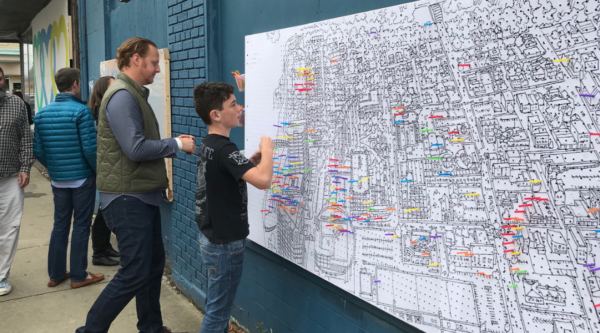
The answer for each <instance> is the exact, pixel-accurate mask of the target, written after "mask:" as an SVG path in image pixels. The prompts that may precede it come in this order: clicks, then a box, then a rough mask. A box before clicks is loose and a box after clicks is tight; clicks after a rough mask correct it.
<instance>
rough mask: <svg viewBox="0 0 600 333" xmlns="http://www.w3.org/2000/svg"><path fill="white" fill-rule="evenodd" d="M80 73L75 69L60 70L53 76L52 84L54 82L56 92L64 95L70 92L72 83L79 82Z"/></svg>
mask: <svg viewBox="0 0 600 333" xmlns="http://www.w3.org/2000/svg"><path fill="white" fill-rule="evenodd" d="M80 80H81V72H80V71H79V69H77V68H68V67H67V68H61V69H59V70H58V72H56V75H54V82H56V88H57V89H58V92H61V93H64V92H65V91H70V90H71V87H73V83H75V82H79V83H80V84H81V82H80Z"/></svg>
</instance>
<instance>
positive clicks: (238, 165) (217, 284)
mask: <svg viewBox="0 0 600 333" xmlns="http://www.w3.org/2000/svg"><path fill="white" fill-rule="evenodd" d="M194 107H195V109H196V112H197V113H198V115H199V116H200V118H202V120H203V121H204V123H205V124H206V125H207V126H208V135H206V137H205V138H204V140H203V141H202V144H201V145H200V151H199V153H198V155H199V156H198V173H197V176H196V223H198V228H200V231H201V233H200V250H201V255H202V261H203V262H204V266H205V267H206V268H207V270H208V273H207V275H208V276H207V278H208V290H207V292H206V309H205V310H206V315H205V317H204V321H203V322H202V329H201V331H200V333H227V332H228V327H229V317H230V315H231V309H232V307H233V301H234V299H235V294H236V291H237V288H238V286H239V283H240V280H241V277H242V268H243V264H244V249H245V247H246V237H248V234H249V226H248V207H247V205H248V192H247V188H246V182H248V183H250V184H252V185H254V186H255V187H257V188H259V189H266V188H268V187H269V186H271V178H272V177H273V148H274V144H273V140H271V138H269V137H268V136H266V135H263V136H262V137H261V140H260V145H259V149H258V151H256V152H255V153H254V154H253V155H252V156H251V157H250V159H249V160H248V159H247V158H246V157H244V156H243V155H242V154H241V153H240V151H239V150H238V148H237V146H236V145H235V144H234V143H233V142H231V141H229V132H230V131H231V129H232V128H234V127H237V126H239V121H240V117H241V111H242V107H241V106H239V105H238V104H237V102H236V99H235V96H234V95H233V86H232V85H230V84H226V83H222V82H219V83H216V82H205V83H202V84H200V85H198V86H196V87H195V88H194Z"/></svg>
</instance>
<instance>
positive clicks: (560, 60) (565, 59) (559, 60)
mask: <svg viewBox="0 0 600 333" xmlns="http://www.w3.org/2000/svg"><path fill="white" fill-rule="evenodd" d="M569 60H571V59H569V58H564V59H555V60H554V62H563V61H569Z"/></svg>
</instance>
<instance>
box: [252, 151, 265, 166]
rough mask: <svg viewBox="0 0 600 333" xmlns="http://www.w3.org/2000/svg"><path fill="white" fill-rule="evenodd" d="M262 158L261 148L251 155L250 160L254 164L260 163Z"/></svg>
mask: <svg viewBox="0 0 600 333" xmlns="http://www.w3.org/2000/svg"><path fill="white" fill-rule="evenodd" d="M261 158H262V153H261V152H260V149H259V150H257V151H255V152H254V154H252V156H250V158H249V160H250V162H252V164H254V165H259V164H260V160H261Z"/></svg>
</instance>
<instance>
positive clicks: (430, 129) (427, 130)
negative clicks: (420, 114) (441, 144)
mask: <svg viewBox="0 0 600 333" xmlns="http://www.w3.org/2000/svg"><path fill="white" fill-rule="evenodd" d="M431 131H433V128H426V129H420V130H419V133H423V132H431Z"/></svg>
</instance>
